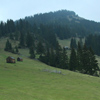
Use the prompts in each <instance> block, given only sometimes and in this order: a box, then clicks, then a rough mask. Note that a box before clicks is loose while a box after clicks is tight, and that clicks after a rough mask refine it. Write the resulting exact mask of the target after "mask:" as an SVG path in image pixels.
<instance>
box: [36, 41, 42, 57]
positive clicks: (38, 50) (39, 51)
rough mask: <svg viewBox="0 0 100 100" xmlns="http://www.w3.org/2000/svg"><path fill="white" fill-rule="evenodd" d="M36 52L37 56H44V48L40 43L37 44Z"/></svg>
mask: <svg viewBox="0 0 100 100" xmlns="http://www.w3.org/2000/svg"><path fill="white" fill-rule="evenodd" d="M36 52H37V54H40V55H41V56H42V54H44V46H43V44H42V43H41V42H40V41H39V43H38V44H37V49H36Z"/></svg>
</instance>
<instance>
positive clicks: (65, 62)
mask: <svg viewBox="0 0 100 100" xmlns="http://www.w3.org/2000/svg"><path fill="white" fill-rule="evenodd" d="M60 65H61V68H62V69H68V67H69V66H68V56H67V51H66V49H65V48H63V51H62V55H61V64H60Z"/></svg>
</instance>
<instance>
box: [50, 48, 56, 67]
mask: <svg viewBox="0 0 100 100" xmlns="http://www.w3.org/2000/svg"><path fill="white" fill-rule="evenodd" d="M49 60H50V66H56V65H55V53H54V49H53V47H51V49H50V59H49Z"/></svg>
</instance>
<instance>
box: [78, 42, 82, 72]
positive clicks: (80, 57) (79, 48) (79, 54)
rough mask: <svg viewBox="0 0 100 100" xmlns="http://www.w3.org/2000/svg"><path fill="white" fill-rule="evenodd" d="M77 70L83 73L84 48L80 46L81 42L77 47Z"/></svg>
mask: <svg viewBox="0 0 100 100" xmlns="http://www.w3.org/2000/svg"><path fill="white" fill-rule="evenodd" d="M77 70H79V71H80V72H81V71H82V47H81V45H80V42H78V47H77Z"/></svg>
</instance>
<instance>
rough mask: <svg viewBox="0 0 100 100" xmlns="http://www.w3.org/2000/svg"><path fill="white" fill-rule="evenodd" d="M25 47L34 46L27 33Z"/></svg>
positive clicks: (31, 38) (30, 36)
mask: <svg viewBox="0 0 100 100" xmlns="http://www.w3.org/2000/svg"><path fill="white" fill-rule="evenodd" d="M26 45H27V47H31V46H34V42H33V37H32V35H31V34H30V33H29V32H28V33H27V36H26Z"/></svg>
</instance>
